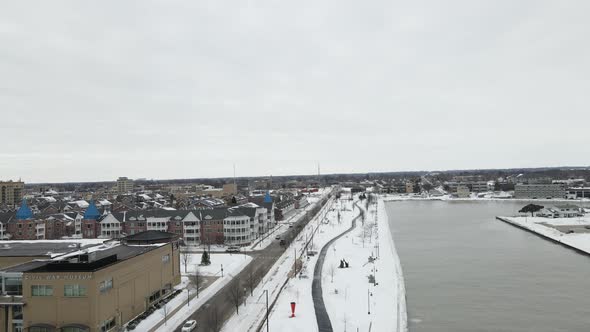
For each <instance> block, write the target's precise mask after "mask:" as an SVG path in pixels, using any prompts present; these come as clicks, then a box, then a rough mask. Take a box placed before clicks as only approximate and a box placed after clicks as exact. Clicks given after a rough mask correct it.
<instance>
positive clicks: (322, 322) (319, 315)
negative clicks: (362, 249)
mask: <svg viewBox="0 0 590 332" xmlns="http://www.w3.org/2000/svg"><path fill="white" fill-rule="evenodd" d="M354 205H355V206H356V207H357V209H359V211H360V209H361V207H360V206H358V204H357V203H356V202H355V203H354ZM360 216H361V214H360V213H359V215H358V216H356V217H354V219H352V226H350V228H349V229H347V230H346V231H344V232H342V234H340V235H338V236H336V237H335V238H333V239H332V240H330V241H329V242H328V243H326V244H325V245H324V246H323V247H322V250H321V251H320V254H319V256H318V261H317V263H316V265H315V268H314V270H313V281H312V283H311V297H312V298H313V308H314V309H315V317H316V320H317V322H318V330H319V332H333V330H332V323H331V322H330V316H328V312H327V311H326V306H325V304H324V297H323V296H322V268H323V266H324V258H325V257H326V253H327V252H328V248H329V247H330V245H332V243H334V242H335V241H337V240H338V239H339V238H341V237H342V236H344V235H345V234H347V233H348V232H350V231H352V230H353V229H354V228H355V226H356V220H357V219H358V218H359V217H360Z"/></svg>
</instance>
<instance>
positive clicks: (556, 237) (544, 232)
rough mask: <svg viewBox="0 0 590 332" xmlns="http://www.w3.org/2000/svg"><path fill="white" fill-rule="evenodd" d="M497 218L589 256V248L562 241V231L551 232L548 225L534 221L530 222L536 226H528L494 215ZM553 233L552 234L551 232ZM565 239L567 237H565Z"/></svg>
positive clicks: (524, 223) (527, 224) (512, 219)
mask: <svg viewBox="0 0 590 332" xmlns="http://www.w3.org/2000/svg"><path fill="white" fill-rule="evenodd" d="M496 219H497V220H500V221H503V222H505V223H507V224H509V225H512V226H514V227H517V228H520V229H522V230H524V231H527V232H529V233H532V234H534V235H536V236H538V237H540V238H542V239H545V240H548V241H551V242H553V243H555V244H559V245H561V246H563V247H565V248H567V249H569V250H572V251H575V252H576V253H578V254H580V255H584V256H588V257H590V250H585V249H582V248H580V247H578V246H576V245H575V244H573V243H568V242H566V241H563V240H562V239H561V238H562V237H563V236H564V234H563V233H559V234H556V233H554V232H552V230H551V229H550V228H548V227H545V226H543V225H537V224H534V223H530V224H531V225H533V226H536V227H530V226H531V225H529V223H527V222H518V221H517V220H515V218H510V217H502V216H496ZM539 227H543V228H544V229H545V230H543V229H540V228H539ZM552 233H553V234H552ZM566 240H567V238H566Z"/></svg>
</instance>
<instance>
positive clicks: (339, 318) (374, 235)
mask: <svg viewBox="0 0 590 332" xmlns="http://www.w3.org/2000/svg"><path fill="white" fill-rule="evenodd" d="M333 208H334V209H333V210H331V211H330V212H328V214H327V216H326V220H325V221H326V223H325V224H320V226H319V228H318V232H317V233H316V235H315V237H314V247H315V249H316V250H317V251H319V250H320V249H321V248H322V247H323V246H324V244H325V243H327V242H328V241H329V240H331V239H333V238H334V237H336V236H337V235H339V234H342V232H344V231H346V230H347V229H348V228H349V227H350V225H351V222H352V219H353V218H354V217H355V216H357V215H358V214H359V211H358V210H357V209H354V211H353V204H352V201H348V200H341V201H337V202H336V203H335V204H334V206H333ZM338 213H340V218H341V219H340V223H338ZM375 219H377V221H376V222H375ZM315 225H317V224H316V223H314V226H315ZM365 225H366V226H363V224H362V223H361V222H360V219H359V220H358V221H357V227H356V228H355V229H354V230H352V232H350V233H348V234H347V235H345V236H343V237H342V238H340V239H339V240H338V241H336V242H335V243H334V244H333V245H332V246H331V247H330V249H329V250H328V253H327V255H326V259H325V261H324V264H325V265H324V268H323V274H322V288H323V298H324V302H325V304H326V308H327V311H328V314H329V315H330V320H331V323H332V327H333V328H334V331H345V330H346V331H357V328H358V329H359V331H369V327H370V328H371V331H395V332H405V331H407V315H406V305H405V287H404V283H403V275H402V271H401V265H400V263H399V259H398V257H397V254H396V251H395V248H394V246H393V239H392V237H391V233H390V231H389V224H388V219H387V215H386V212H385V209H384V204H383V201H379V203H378V206H377V207H375V206H373V207H372V208H371V210H370V211H369V213H367V222H366V223H365ZM377 226H378V227H377ZM306 231H308V230H306ZM380 239H381V241H379V240H380ZM295 246H296V247H297V242H296V244H295ZM292 251H293V250H292V249H291V250H287V252H286V253H285V255H284V256H285V257H282V259H281V260H279V262H278V263H277V264H279V263H283V264H280V265H279V266H278V267H277V269H276V270H275V268H273V269H272V270H271V273H270V276H268V279H267V280H265V281H264V283H261V286H259V287H258V288H257V289H256V290H255V292H254V296H253V297H251V298H249V299H248V300H247V302H246V307H245V308H244V309H241V311H240V315H234V316H233V317H232V318H231V319H230V320H229V321H228V322H227V324H226V325H225V326H224V328H223V331H228V332H229V331H256V329H257V328H258V327H259V326H261V324H263V323H264V319H265V313H266V310H265V307H266V306H265V292H264V291H265V290H269V304H272V302H273V300H274V299H275V298H276V296H277V290H280V289H281V286H282V285H283V284H284V287H283V288H282V291H281V292H280V294H279V295H278V298H276V303H275V304H274V306H273V308H272V310H271V312H270V317H269V326H270V330H273V331H281V332H290V331H293V332H301V331H306V332H307V331H310V332H311V331H317V330H318V328H317V322H316V317H315V310H314V305H313V299H312V295H311V285H312V278H313V270H314V268H315V265H316V262H317V258H318V256H317V255H316V256H311V257H309V258H308V259H306V260H305V262H304V267H303V272H302V273H301V274H302V277H301V278H300V277H295V278H288V275H289V272H290V271H291V270H292V263H291V262H292V261H293V256H294V255H293V253H291V252H292ZM369 256H372V257H377V256H378V257H379V258H378V259H377V260H375V261H374V262H372V263H369ZM340 259H345V260H346V261H347V262H348V263H349V268H348V269H339V268H337V266H338V265H339V262H340ZM332 266H334V279H333V282H332V273H331V272H332V269H331V267H332ZM369 274H375V275H376V280H377V283H378V284H377V285H373V284H370V283H369V278H368V276H369ZM285 281H286V283H285ZM336 290H337V291H338V292H337V293H336ZM291 302H295V303H296V309H295V317H294V318H291V317H290V316H291V305H290V304H291ZM369 302H370V306H371V313H370V314H369V307H368V306H369ZM263 331H264V329H263Z"/></svg>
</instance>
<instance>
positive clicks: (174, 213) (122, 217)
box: [112, 210, 196, 222]
mask: <svg viewBox="0 0 590 332" xmlns="http://www.w3.org/2000/svg"><path fill="white" fill-rule="evenodd" d="M189 212H193V213H195V212H196V211H193V210H140V211H135V210H134V211H127V212H113V213H112V214H113V216H114V217H115V218H116V219H117V220H118V221H120V222H123V221H130V219H131V218H135V219H136V220H137V221H145V220H146V218H170V219H175V218H176V217H180V218H182V219H184V218H185V217H186V215H187V214H189ZM195 214H196V213H195Z"/></svg>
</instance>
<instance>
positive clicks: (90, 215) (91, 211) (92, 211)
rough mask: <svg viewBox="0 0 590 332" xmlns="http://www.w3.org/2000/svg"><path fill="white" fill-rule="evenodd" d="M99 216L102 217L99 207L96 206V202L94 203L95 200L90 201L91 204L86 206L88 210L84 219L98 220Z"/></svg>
mask: <svg viewBox="0 0 590 332" xmlns="http://www.w3.org/2000/svg"><path fill="white" fill-rule="evenodd" d="M98 218H100V212H98V209H97V208H96V204H94V201H92V200H91V201H90V204H88V207H87V208H86V211H85V212H84V219H85V220H92V219H94V220H98Z"/></svg>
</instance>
